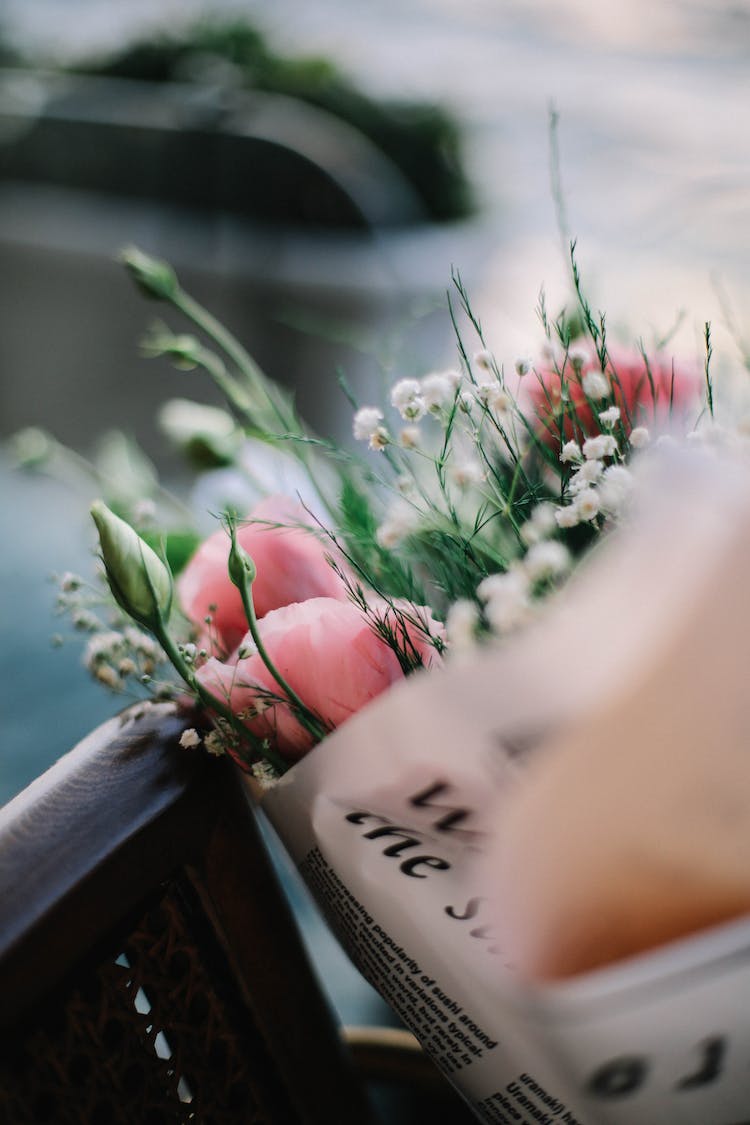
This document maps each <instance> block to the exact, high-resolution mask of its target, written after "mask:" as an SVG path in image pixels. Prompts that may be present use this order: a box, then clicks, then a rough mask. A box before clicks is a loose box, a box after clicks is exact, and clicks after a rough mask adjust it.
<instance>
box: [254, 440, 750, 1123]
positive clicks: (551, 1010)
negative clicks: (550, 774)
mask: <svg viewBox="0 0 750 1125" xmlns="http://www.w3.org/2000/svg"><path fill="white" fill-rule="evenodd" d="M642 492H644V493H645V494H646V496H647V497H648V499H647V502H645V503H643V504H641V505H639V506H638V507H637V509H636V515H635V517H634V518H633V519H632V520H631V522H630V523H629V525H628V526H627V527H626V528H624V529H623V530H622V531H621V532H620V533H618V535H616V536H613V542H612V544H611V545H610V546H609V547H608V549H607V550H605V551H604V552H602V557H601V558H599V559H597V560H596V561H595V562H594V563H593V564H592V565H591V566H589V567H586V568H582V570H581V571H580V572H579V575H578V577H577V579H576V580H575V581H574V582H571V583H570V585H569V587H568V589H567V590H566V591H565V593H564V595H562V596H560V598H559V599H558V603H557V604H556V605H555V606H554V607H550V608H549V610H548V611H547V613H546V614H545V615H544V618H543V620H542V621H540V623H539V625H537V626H535V627H534V628H532V629H529V630H528V631H526V632H525V633H524V634H523V635H522V636H521V637H519V638H517V639H514V640H513V641H512V643H510V644H508V645H506V646H505V647H503V648H500V649H498V650H497V651H495V652H492V653H486V654H484V655H482V656H481V657H477V658H473V659H472V660H471V661H461V662H458V663H456V664H453V665H449V666H448V667H446V668H445V669H441V670H440V671H439V672H433V673H430V674H429V675H424V676H416V677H412V678H411V679H410V680H409V681H405V682H404V684H403V685H400V686H399V687H398V688H396V689H393V690H392V691H391V692H389V693H388V694H387V696H385V697H382V698H381V699H380V700H378V701H376V702H375V703H374V704H372V705H370V707H368V708H367V709H366V710H365V711H364V712H362V713H361V714H360V715H357V716H355V717H354V718H352V719H351V720H350V721H349V722H348V723H347V724H346V725H345V726H344V727H343V728H342V729H341V730H340V731H338V732H335V733H334V734H333V735H331V736H330V737H329V738H328V739H326V741H325V743H324V744H322V745H321V746H319V747H317V748H316V749H315V750H314V752H312V753H311V754H310V755H308V757H307V758H305V759H304V760H303V761H301V762H300V763H298V764H297V765H295V766H294V767H293V769H291V770H290V771H289V772H288V773H287V774H286V775H285V777H284V778H283V779H282V781H281V782H280V783H279V784H278V785H277V786H275V787H274V788H273V789H272V790H271V791H270V792H269V793H268V794H267V796H266V797H265V798H264V801H263V805H264V808H265V811H266V813H267V815H268V817H269V818H270V820H271V822H272V823H273V824H274V826H275V828H276V830H277V832H278V834H279V835H280V837H281V839H282V841H283V843H284V845H285V846H286V848H287V850H288V851H289V853H290V854H291V856H292V858H293V859H294V860H295V862H296V863H297V865H298V866H299V868H300V870H301V872H302V874H303V876H304V878H305V880H306V882H307V883H308V885H309V887H310V888H311V890H312V891H313V894H314V895H315V897H316V899H317V901H318V902H319V904H320V905H321V907H322V909H323V911H324V913H325V914H326V916H327V917H328V919H329V921H330V923H331V925H332V928H333V929H334V932H335V933H336V934H337V935H338V937H339V939H340V941H341V942H342V944H343V946H344V948H345V949H346V950H347V952H348V953H349V955H350V956H351V958H352V960H353V961H354V963H355V964H356V965H357V967H358V968H359V969H360V970H361V972H362V973H363V974H364V976H365V977H366V978H367V979H368V980H369V981H370V982H371V983H372V984H373V985H374V986H375V987H376V988H377V989H378V991H379V992H380V993H381V994H382V995H383V996H384V998H385V999H386V1000H387V1001H388V1002H389V1003H390V1004H391V1005H392V1007H393V1008H394V1009H395V1011H396V1012H397V1013H398V1015H399V1016H400V1017H401V1018H402V1019H403V1020H404V1022H405V1023H406V1024H407V1025H408V1026H409V1027H410V1028H411V1029H412V1030H413V1032H414V1033H415V1035H416V1036H417V1038H418V1039H419V1040H420V1041H421V1043H422V1044H423V1046H424V1048H425V1049H426V1051H427V1052H428V1053H429V1054H430V1055H431V1057H432V1058H433V1059H434V1060H435V1062H436V1063H437V1065H438V1066H439V1067H440V1068H441V1069H442V1070H443V1072H444V1073H445V1074H446V1076H447V1077H448V1078H449V1079H450V1080H451V1082H452V1083H453V1084H454V1085H455V1086H456V1088H457V1089H458V1090H459V1091H460V1092H461V1093H462V1094H463V1096H464V1097H465V1099H466V1100H467V1102H468V1103H469V1104H470V1105H471V1107H472V1108H473V1110H474V1111H475V1113H476V1116H477V1118H478V1119H479V1120H481V1121H484V1122H487V1123H501V1125H505V1123H511V1122H513V1123H516V1122H518V1123H525V1125H532V1123H537V1125H549V1123H552V1122H569V1123H576V1122H578V1123H584V1122H585V1123H586V1125H600V1123H601V1125H646V1123H648V1125H657V1123H661V1122H669V1123H670V1125H741V1123H742V1122H743V1121H744V1120H748V1121H750V1110H748V1105H749V1104H750V1079H749V1078H748V1075H750V1019H749V1018H748V1016H747V1012H748V1010H750V1005H749V1004H748V1001H750V920H743V919H740V920H738V921H736V922H733V923H730V924H728V925H724V926H722V927H717V928H716V929H714V930H711V931H707V932H704V933H702V934H699V935H697V936H693V937H688V938H685V939H683V940H681V941H678V942H674V943H672V944H671V945H669V946H666V947H663V948H661V949H659V950H655V951H652V952H649V953H647V954H643V955H641V956H639V957H635V958H631V959H629V960H628V961H626V962H622V963H620V964H618V965H615V966H613V967H611V968H605V969H600V970H598V971H596V972H592V973H588V974H583V975H580V976H578V977H574V978H572V979H570V980H568V981H565V982H563V983H556V984H554V985H547V986H541V985H540V986H537V987H530V986H528V985H527V986H524V987H522V986H521V985H520V984H519V983H518V982H517V981H516V979H515V976H514V972H513V966H512V965H511V964H508V963H507V958H506V957H505V956H504V954H503V950H502V948H499V947H498V944H497V942H496V940H495V938H494V936H493V928H492V924H491V915H490V910H489V904H490V900H491V898H492V888H491V887H490V886H488V885H487V883H488V877H487V871H486V868H483V866H482V864H481V862H478V857H480V856H481V854H482V850H483V843H484V841H485V840H486V838H487V834H488V833H490V832H491V830H492V824H493V818H495V817H497V816H498V815H502V801H503V795H504V794H506V793H508V792H510V791H511V790H512V787H513V785H514V782H515V780H516V779H517V777H518V776H519V772H520V771H523V770H524V768H525V765H526V763H527V761H529V760H530V757H531V756H533V755H537V754H542V753H545V752H546V751H547V750H548V749H549V747H550V746H553V745H554V741H555V738H556V737H557V735H558V734H559V732H560V731H561V730H565V731H567V732H570V731H573V732H575V729H576V724H577V723H580V722H581V721H583V720H584V719H585V716H586V713H587V707H588V706H589V705H590V701H591V699H592V698H596V699H597V700H598V701H599V705H600V706H603V705H604V706H606V701H607V699H608V698H612V699H615V698H616V697H617V695H618V693H619V692H621V690H622V684H623V682H624V681H626V680H627V679H628V677H629V675H630V672H631V670H632V669H633V668H634V667H638V668H639V670H640V674H642V675H643V674H645V675H650V676H658V675H659V671H660V668H661V666H662V664H663V662H664V661H665V660H671V661H674V659H676V657H675V656H674V653H671V652H670V650H669V646H668V645H666V644H663V645H660V644H658V643H653V644H644V638H651V639H655V638H662V639H664V638H666V639H668V638H669V637H670V635H672V634H673V633H674V631H675V628H676V623H677V622H680V623H681V624H682V625H683V626H684V622H685V620H686V619H687V618H689V616H690V614H691V613H692V612H693V611H694V608H695V606H697V605H700V604H703V603H705V601H706V599H709V603H710V597H711V593H710V592H711V590H712V589H713V588H714V587H715V583H716V581H717V580H719V581H721V582H722V583H723V584H724V586H725V587H726V583H730V584H731V583H732V582H735V583H736V584H737V590H738V603H737V615H736V618H737V619H736V622H735V623H734V627H735V628H736V630H737V632H738V635H739V634H741V633H743V632H744V634H745V635H747V636H750V604H749V602H748V598H747V597H743V596H742V595H741V594H740V593H739V592H740V590H741V586H742V584H743V581H744V574H746V573H747V567H748V564H749V563H750V487H748V484H747V483H746V480H745V479H744V476H743V474H741V473H739V472H738V471H736V469H734V468H733V467H731V466H727V465H725V464H721V463H714V462H712V461H704V460H703V459H702V458H697V457H695V456H690V457H687V458H686V459H683V458H681V457H678V458H676V459H673V458H670V459H668V460H667V461H666V463H664V462H662V463H661V464H659V465H658V466H656V467H652V468H651V469H649V470H648V471H647V481H646V484H645V485H643V484H642ZM685 496H690V504H689V506H686V505H685V503H684V498H685ZM709 501H710V502H709ZM654 559H658V560H659V566H658V574H660V575H662V576H663V577H662V580H661V581H656V580H654V565H653V564H654ZM686 559H689V560H690V565H689V567H686V566H685V560H686ZM727 560H729V561H727ZM722 568H723V570H724V571H726V570H727V568H728V573H723V571H722ZM613 599H614V601H615V602H616V603H617V604H620V605H626V606H628V607H630V612H629V613H628V614H625V615H623V616H622V618H621V619H620V620H619V622H618V630H617V645H616V646H611V647H610V650H609V651H608V653H607V659H602V657H601V645H600V644H599V643H598V638H600V635H601V623H602V621H603V620H607V619H608V618H609V617H611V612H612V602H613ZM595 642H597V643H595ZM571 651H575V652H576V653H577V654H578V655H577V669H578V674H577V676H576V677H573V678H571V677H567V676H565V675H561V668H562V669H564V668H565V667H566V666H567V663H568V662H569V658H570V653H571ZM622 738H623V739H625V740H626V738H627V732H622ZM550 752H552V751H550ZM498 809H499V810H500V811H499V813H498ZM539 829H540V831H543V829H544V826H543V825H540V826H539Z"/></svg>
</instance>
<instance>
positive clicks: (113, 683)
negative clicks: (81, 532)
mask: <svg viewBox="0 0 750 1125" xmlns="http://www.w3.org/2000/svg"><path fill="white" fill-rule="evenodd" d="M94 676H95V677H96V679H97V680H98V681H99V683H102V684H104V685H105V687H110V688H116V687H119V686H120V677H119V676H118V674H117V672H116V671H115V670H114V668H113V667H112V665H111V664H97V665H96V667H95V668H94Z"/></svg>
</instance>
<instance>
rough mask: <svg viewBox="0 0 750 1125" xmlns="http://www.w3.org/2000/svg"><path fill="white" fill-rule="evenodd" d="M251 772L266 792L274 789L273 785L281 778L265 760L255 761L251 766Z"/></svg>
mask: <svg viewBox="0 0 750 1125" xmlns="http://www.w3.org/2000/svg"><path fill="white" fill-rule="evenodd" d="M250 772H251V773H252V775H253V777H254V778H255V780H256V781H257V783H258V785H259V786H260V788H261V789H262V790H263V791H264V792H267V791H268V790H269V789H273V787H274V786H275V785H276V782H277V781H278V780H279V779H278V777H277V776H276V774H275V772H274V769H273V767H272V766H271V765H269V763H268V762H265V761H263V762H254V763H253V765H252V766H251V767H250Z"/></svg>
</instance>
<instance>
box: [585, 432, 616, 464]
mask: <svg viewBox="0 0 750 1125" xmlns="http://www.w3.org/2000/svg"><path fill="white" fill-rule="evenodd" d="M616 452H617V442H616V441H615V439H614V438H613V437H612V435H611V434H597V436H596V437H590V438H587V439H586V441H585V442H584V443H583V456H584V457H585V458H586V460H587V461H600V460H601V459H602V457H612V456H613V455H614V454H615V453H616Z"/></svg>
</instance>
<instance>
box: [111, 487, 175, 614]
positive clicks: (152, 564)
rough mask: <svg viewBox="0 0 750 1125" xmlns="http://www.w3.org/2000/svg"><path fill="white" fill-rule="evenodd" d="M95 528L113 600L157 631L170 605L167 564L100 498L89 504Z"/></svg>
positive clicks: (170, 594)
mask: <svg viewBox="0 0 750 1125" xmlns="http://www.w3.org/2000/svg"><path fill="white" fill-rule="evenodd" d="M91 515H92V517H93V520H94V523H95V524H96V528H97V531H98V532H99V544H100V546H101V552H102V561H103V563H104V569H105V571H106V574H107V581H108V582H109V587H110V589H111V591H112V594H113V596H114V599H115V601H116V602H117V604H118V605H119V606H120V607H121V608H122V609H123V610H124V611H125V613H127V614H128V616H130V617H132V618H133V620H134V621H137V622H138V624H139V625H142V626H143V627H144V628H145V629H148V630H149V632H151V633H157V634H158V633H159V632H160V631H161V630H162V628H163V626H164V625H165V624H166V622H167V621H168V620H169V614H170V611H171V608H172V593H173V583H172V575H171V574H170V572H169V568H168V567H167V565H166V564H165V563H164V562H162V560H161V559H160V558H159V556H158V555H157V554H156V552H155V551H154V550H152V548H151V547H149V545H148V543H146V542H145V541H144V540H143V539H141V537H140V535H139V534H138V533H137V532H136V531H134V530H133V528H132V527H131V526H130V524H129V523H126V522H125V520H122V519H120V517H119V516H116V515H115V514H114V512H112V511H110V509H109V508H108V507H107V505H106V504H105V503H104V502H103V501H102V500H97V501H95V502H94V503H93V504H92V505H91Z"/></svg>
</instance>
